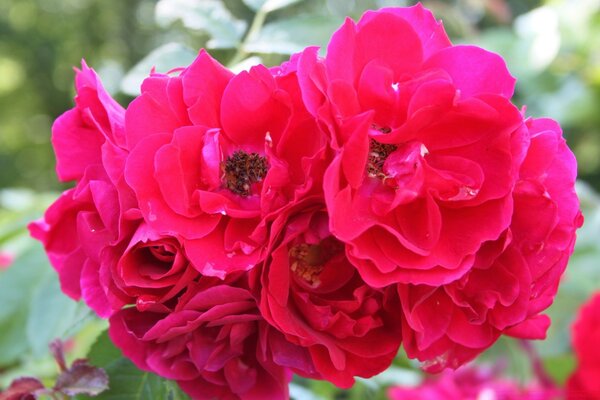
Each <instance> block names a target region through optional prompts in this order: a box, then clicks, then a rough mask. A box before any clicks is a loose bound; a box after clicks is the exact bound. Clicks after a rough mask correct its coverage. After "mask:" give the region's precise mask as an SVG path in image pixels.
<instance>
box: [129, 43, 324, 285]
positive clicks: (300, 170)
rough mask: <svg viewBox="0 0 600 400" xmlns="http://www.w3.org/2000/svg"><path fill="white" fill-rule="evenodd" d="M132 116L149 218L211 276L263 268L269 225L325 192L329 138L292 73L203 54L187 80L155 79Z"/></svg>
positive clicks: (135, 170)
mask: <svg viewBox="0 0 600 400" xmlns="http://www.w3.org/2000/svg"><path fill="white" fill-rule="evenodd" d="M125 119H126V126H127V132H126V136H127V144H128V146H130V147H131V148H132V151H131V154H130V155H129V157H128V159H127V164H126V167H125V178H126V180H127V183H128V184H130V185H131V187H132V188H133V190H134V191H135V194H136V197H137V199H138V202H139V205H140V209H141V212H142V214H143V217H144V220H145V221H146V223H147V224H148V225H149V226H150V227H151V228H152V229H154V230H156V231H158V232H160V233H161V234H166V235H174V236H175V235H177V236H180V237H181V238H182V243H183V247H184V249H185V252H186V254H187V256H188V257H189V259H190V260H191V262H192V264H193V265H194V267H195V268H196V269H197V270H198V271H199V272H201V273H202V274H203V275H207V276H217V277H221V278H223V277H225V276H226V275H227V274H228V273H231V272H236V271H245V270H249V269H251V268H252V267H254V265H256V264H257V263H258V262H260V261H261V260H262V259H263V258H264V245H265V241H266V235H267V226H266V224H267V220H268V218H271V217H270V216H273V215H276V214H277V213H278V212H279V211H280V210H282V209H284V208H285V207H289V206H290V205H293V204H294V203H295V202H297V201H299V199H301V198H302V197H304V196H307V195H309V194H310V193H311V192H313V191H315V190H316V191H320V185H316V184H315V183H314V179H315V178H313V177H317V179H319V180H320V178H319V177H320V176H322V169H323V168H324V167H323V166H322V164H323V157H324V151H325V144H326V137H325V136H324V134H322V133H321V131H320V130H318V129H317V126H316V122H315V121H314V118H313V117H312V116H311V115H310V114H309V113H308V112H307V111H306V110H305V109H304V106H303V105H302V102H301V96H300V92H299V87H298V82H297V78H296V73H295V71H294V70H293V69H291V67H290V68H287V67H285V66H284V67H281V68H277V69H276V70H274V71H270V70H268V69H266V68H265V67H263V66H261V65H259V66H256V67H253V68H252V69H251V70H250V71H249V72H242V73H240V74H238V75H235V76H234V75H233V74H232V73H231V72H230V71H228V70H227V69H225V68H224V67H223V66H221V65H220V64H219V63H217V62H216V61H215V60H214V59H212V58H211V57H210V56H209V55H208V54H207V53H206V52H204V51H202V52H200V54H199V56H198V58H197V59H196V60H195V61H194V62H193V63H192V65H190V66H189V67H188V68H186V69H184V70H183V71H182V72H181V74H180V75H178V76H170V75H161V74H153V75H151V76H150V77H149V78H147V79H146V80H145V81H144V83H143V84H142V94H141V96H140V97H138V98H137V99H135V100H134V101H133V102H132V103H131V104H130V106H129V107H128V109H127V112H126V117H125ZM319 166H320V167H319ZM272 218H274V217H272Z"/></svg>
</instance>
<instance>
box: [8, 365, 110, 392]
mask: <svg viewBox="0 0 600 400" xmlns="http://www.w3.org/2000/svg"><path fill="white" fill-rule="evenodd" d="M106 389H108V375H106V372H105V371H104V370H103V369H102V368H98V367H94V366H93V365H90V364H89V363H88V361H87V360H75V361H74V362H73V364H72V365H71V368H69V369H67V370H66V371H63V372H62V373H61V374H60V375H59V376H58V379H57V380H56V385H54V390H56V391H58V392H62V393H64V394H66V395H69V396H75V395H78V394H86V395H89V396H96V395H97V394H99V393H101V392H103V391H105V390H106ZM0 400H1V399H0Z"/></svg>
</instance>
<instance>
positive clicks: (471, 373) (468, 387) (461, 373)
mask: <svg viewBox="0 0 600 400" xmlns="http://www.w3.org/2000/svg"><path fill="white" fill-rule="evenodd" d="M388 395H389V398H390V400H401V399H411V400H481V399H494V400H552V399H554V400H556V399H559V398H561V395H562V393H561V390H560V389H559V388H557V387H555V386H553V385H552V386H549V385H542V384H540V383H538V382H533V383H530V384H529V385H527V386H526V387H520V386H519V385H518V384H517V382H514V381H512V380H510V379H507V378H502V377H500V376H499V373H498V371H494V370H493V369H491V368H488V367H485V366H478V367H463V368H460V369H458V370H456V371H449V370H446V371H444V372H443V373H442V374H440V375H436V376H428V377H426V378H425V380H424V381H423V382H422V383H421V384H420V385H419V386H416V387H394V388H391V389H390V390H389V391H388Z"/></svg>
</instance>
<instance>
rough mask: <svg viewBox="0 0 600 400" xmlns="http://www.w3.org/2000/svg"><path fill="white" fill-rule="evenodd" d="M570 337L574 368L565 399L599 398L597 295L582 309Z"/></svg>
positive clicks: (599, 295) (599, 309)
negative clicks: (575, 361)
mask: <svg viewBox="0 0 600 400" xmlns="http://www.w3.org/2000/svg"><path fill="white" fill-rule="evenodd" d="M572 335H573V336H572V340H573V348H574V350H575V356H576V358H577V368H576V369H575V371H574V372H573V374H572V375H571V376H570V377H569V380H568V381H567V399H569V400H584V399H585V400H591V399H600V349H599V348H598V343H600V293H596V294H595V295H594V296H593V297H592V298H591V299H590V300H589V301H588V302H587V303H586V304H585V305H583V307H581V309H580V310H579V313H578V315H577V319H576V321H575V323H574V324H573V327H572Z"/></svg>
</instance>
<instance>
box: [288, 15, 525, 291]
mask: <svg viewBox="0 0 600 400" xmlns="http://www.w3.org/2000/svg"><path fill="white" fill-rule="evenodd" d="M298 70H299V72H298V74H299V76H300V82H301V87H302V89H303V97H304V100H305V101H306V103H307V108H308V109H309V110H310V111H311V112H312V113H313V114H314V115H315V116H316V117H317V118H319V120H320V121H321V122H322V124H323V125H324V126H327V127H328V128H327V129H328V131H329V132H330V134H331V145H332V147H333V148H334V149H335V150H336V154H335V158H334V160H333V162H332V163H331V165H330V166H329V168H328V169H327V172H326V174H325V178H324V179H325V183H324V191H325V199H326V202H327V210H328V212H329V214H330V218H331V222H330V225H331V232H332V233H333V234H334V235H335V236H336V237H337V238H338V239H340V240H341V241H343V242H345V243H347V245H348V257H349V259H350V261H351V262H352V264H354V265H355V266H356V268H358V270H359V272H360V274H361V276H362V277H363V279H364V280H365V282H367V283H368V284H370V285H371V286H374V287H383V286H386V285H389V284H390V283H394V282H399V283H405V284H408V283H410V284H427V285H431V286H437V285H443V284H446V283H450V282H452V281H454V280H456V279H458V278H460V277H461V276H463V275H464V274H465V272H467V271H468V270H469V269H471V268H473V266H474V264H475V259H476V253H477V251H478V250H479V248H480V247H481V246H482V244H483V243H485V242H487V241H491V240H496V239H498V238H499V237H500V236H501V234H502V233H503V232H504V231H505V230H506V228H507V227H508V225H509V224H510V221H511V217H512V211H513V197H512V192H513V189H514V186H515V182H516V179H517V177H518V171H519V166H520V164H521V162H522V160H523V155H524V150H525V148H526V145H527V138H526V136H525V135H524V133H523V130H521V129H518V128H519V126H520V125H522V117H521V114H520V112H519V110H518V109H517V108H516V107H515V106H514V105H512V104H511V103H510V101H509V100H508V99H509V98H510V96H511V95H512V93H513V87H514V82H515V80H514V78H513V77H512V76H511V75H510V74H509V72H508V70H507V69H506V65H505V64H504V61H503V60H502V58H500V57H499V56H498V55H496V54H493V53H490V52H488V51H485V50H483V49H480V48H478V47H474V46H452V45H451V44H450V42H449V40H448V38H447V36H446V34H445V32H444V29H443V26H442V24H441V23H439V22H437V21H436V20H435V19H434V18H433V16H432V15H431V13H430V12H429V11H428V10H426V9H424V8H423V7H422V6H421V5H416V6H414V7H410V8H390V9H382V10H380V11H376V12H367V13H366V14H365V15H364V16H363V17H362V18H361V20H360V21H359V22H358V23H357V24H355V23H354V22H353V21H352V20H350V19H348V20H346V23H345V24H344V25H343V26H342V27H341V28H340V29H339V30H338V31H337V32H336V33H335V34H334V35H333V37H332V39H331V41H330V43H329V46H328V49H327V57H326V58H325V59H320V58H318V57H317V53H316V49H314V48H309V49H307V50H305V52H304V54H303V55H302V56H301V57H300V60H299V64H298Z"/></svg>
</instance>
